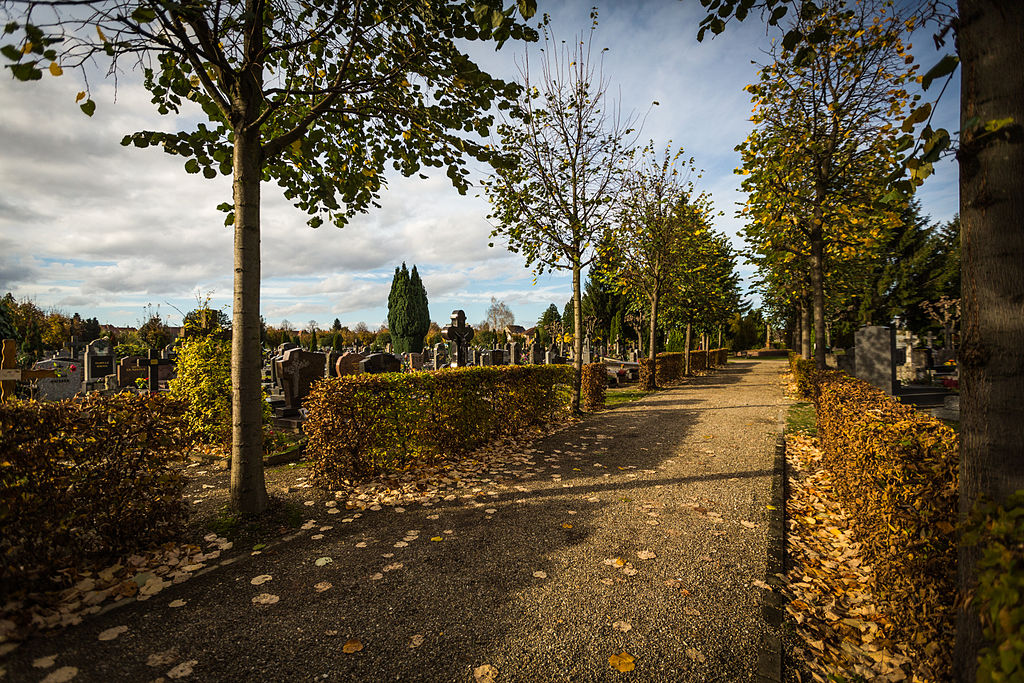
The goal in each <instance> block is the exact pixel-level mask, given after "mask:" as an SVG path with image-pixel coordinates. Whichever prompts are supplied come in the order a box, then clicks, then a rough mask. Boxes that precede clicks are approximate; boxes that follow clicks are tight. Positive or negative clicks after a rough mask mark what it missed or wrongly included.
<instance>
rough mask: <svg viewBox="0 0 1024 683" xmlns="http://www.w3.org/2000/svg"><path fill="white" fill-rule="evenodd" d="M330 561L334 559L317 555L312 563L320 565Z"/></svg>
mask: <svg viewBox="0 0 1024 683" xmlns="http://www.w3.org/2000/svg"><path fill="white" fill-rule="evenodd" d="M331 562H334V560H333V559H331V558H330V557H318V558H317V560H316V562H314V563H313V564H315V565H316V566H318V567H322V566H324V565H325V564H330V563H331Z"/></svg>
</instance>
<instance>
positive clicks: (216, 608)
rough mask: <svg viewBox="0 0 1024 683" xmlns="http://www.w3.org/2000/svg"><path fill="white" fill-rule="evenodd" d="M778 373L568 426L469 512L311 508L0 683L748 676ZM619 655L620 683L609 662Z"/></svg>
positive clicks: (766, 371) (729, 373)
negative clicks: (268, 542) (251, 546)
mask: <svg viewBox="0 0 1024 683" xmlns="http://www.w3.org/2000/svg"><path fill="white" fill-rule="evenodd" d="M783 367H784V363H782V362H779V361H771V360H760V361H740V362H735V361H731V362H730V363H729V364H728V365H727V366H726V367H725V368H722V369H720V370H719V371H717V372H716V373H715V374H713V375H710V376H707V377H702V378H697V379H695V380H693V381H692V382H690V383H689V384H686V385H683V386H679V387H676V388H673V389H669V390H666V391H661V392H657V393H655V394H653V395H650V396H647V397H646V398H644V399H642V400H640V401H637V402H635V403H629V404H625V405H623V406H621V407H618V408H615V409H613V410H609V411H605V412H602V413H599V414H596V415H592V416H588V417H586V418H584V420H583V421H582V422H580V423H579V424H577V425H574V426H572V427H570V428H568V429H566V430H563V431H560V432H558V433H556V434H553V435H551V436H548V437H546V438H544V439H542V440H541V441H538V442H536V443H535V444H534V445H533V448H534V449H535V452H533V453H528V454H529V455H530V457H531V459H532V462H533V463H534V464H533V465H529V464H522V465H518V466H515V467H513V468H511V472H507V473H502V474H500V475H497V476H496V477H495V481H494V482H493V483H491V484H484V485H482V486H479V487H474V488H480V491H476V492H473V493H475V494H476V495H475V496H473V497H472V498H469V497H460V498H459V499H458V500H456V501H453V502H450V503H442V504H440V505H437V506H433V507H423V506H420V505H413V506H409V507H408V508H407V509H406V510H405V511H404V512H398V511H397V510H396V509H395V508H388V507H385V508H384V509H382V510H380V511H378V512H371V511H366V512H364V513H363V514H362V515H360V516H358V517H356V518H352V515H351V513H350V512H348V511H345V512H344V513H343V514H333V515H331V514H327V510H328V509H329V508H327V507H326V506H325V505H324V503H323V502H322V501H320V502H318V503H317V505H316V506H314V507H309V508H306V510H307V511H308V515H307V519H315V520H316V525H315V526H314V527H313V528H312V529H309V530H305V531H302V532H300V533H299V534H297V535H296V536H295V537H294V538H293V539H292V540H288V541H286V542H283V543H279V544H275V545H272V546H271V547H269V548H267V549H265V550H263V551H262V552H261V553H260V554H258V555H255V556H252V555H249V554H248V553H242V554H240V555H239V556H238V557H237V558H235V559H234V560H233V561H231V563H230V564H227V565H226V566H222V567H218V568H217V569H216V570H215V571H212V572H210V573H207V574H205V575H202V576H196V577H195V578H193V579H192V580H190V581H187V582H186V583H183V584H180V585H175V586H172V587H170V588H168V589H166V590H164V591H163V592H161V593H160V594H158V595H156V596H154V597H153V598H152V599H151V600H149V601H147V602H134V603H132V604H131V605H129V606H126V607H124V608H119V609H115V610H113V611H111V612H109V613H106V614H102V615H99V616H96V617H93V618H90V619H87V620H86V621H85V622H84V623H83V624H81V625H79V626H76V627H71V628H69V629H67V630H65V631H63V632H60V633H58V634H56V635H55V636H52V637H45V636H44V637H37V638H35V639H33V640H30V641H29V642H26V643H24V644H23V645H22V646H21V647H19V648H18V649H17V650H15V651H14V652H13V653H11V654H10V655H9V656H8V657H7V660H8V661H6V662H3V663H2V664H0V666H3V667H4V668H5V669H6V676H5V680H11V681H40V680H43V679H44V678H45V677H46V676H47V675H53V674H55V673H56V672H58V670H59V669H61V667H74V668H75V669H77V675H76V676H75V677H74V678H73V679H71V680H74V681H153V680H156V679H159V678H161V677H162V678H163V679H164V680H172V679H174V678H176V677H178V676H179V675H181V674H185V675H184V676H182V677H181V678H179V680H194V681H227V680H231V681H250V680H252V681H256V680H259V681H309V680H328V681H389V680H402V681H474V680H476V679H475V677H474V670H477V671H479V672H480V673H479V674H478V675H479V676H484V674H483V669H481V667H483V666H484V665H490V667H492V669H490V670H491V671H494V670H496V671H497V675H496V676H495V677H494V680H496V681H562V680H572V681H606V680H608V681H611V680H636V681H748V680H753V678H754V674H755V669H756V665H757V649H758V645H759V643H760V641H761V636H762V634H763V632H764V630H765V625H764V621H763V618H762V615H761V609H760V602H759V599H760V591H761V589H759V588H757V587H755V586H754V584H753V582H754V581H763V580H764V578H765V556H766V548H767V518H768V514H767V513H768V510H767V507H766V506H767V505H768V504H769V503H770V494H771V482H772V474H773V449H774V445H775V440H776V436H777V424H778V418H779V413H780V410H781V408H782V407H783V405H785V400H784V399H783V398H782V391H781V387H780V385H779V381H778V373H779V372H780V371H781V370H782V369H783ZM471 492H472V491H471ZM492 511H493V512H492ZM431 517H436V518H433V519H432V518H431ZM339 518H344V519H352V521H351V522H344V523H343V521H342V519H339ZM320 526H331V527H332V528H331V529H328V530H326V531H320ZM321 534H322V538H319V539H313V538H312V536H313V535H321ZM433 539H442V540H433ZM357 544H360V545H364V547H358V546H357ZM319 558H330V561H329V562H325V561H323V560H321V561H320V562H319V563H318V562H317V560H318V559H319ZM620 563H621V564H622V566H617V565H619V564H620ZM318 565H319V566H318ZM261 575H270V576H271V577H272V578H271V579H270V580H268V581H266V582H264V583H262V584H260V585H253V584H252V583H251V580H252V579H253V578H255V577H257V576H261ZM323 582H327V583H329V584H330V587H325V584H324V583H323ZM318 584H320V585H319V587H318ZM318 588H320V589H322V590H318ZM264 593H266V594H270V595H274V596H278V597H279V600H278V601H277V602H274V603H273V604H254V602H253V598H255V597H257V596H259V595H260V594H264ZM179 600H183V601H185V605H184V606H181V607H170V606H169V605H170V603H172V602H174V601H179ZM622 622H625V623H622ZM627 624H628V629H626V625H627ZM119 626H126V627H127V630H125V631H124V632H122V633H120V634H119V635H117V636H116V637H114V638H113V639H111V640H100V639H99V634H101V633H103V632H107V633H106V635H109V634H110V631H109V629H112V628H114V627H119ZM414 636H422V643H421V644H419V645H416V644H415V643H416V642H418V641H419V640H420V639H419V638H416V639H414V638H413V637H414ZM352 639H357V640H358V641H359V644H361V646H362V648H361V649H359V650H358V651H356V652H353V653H346V652H344V651H343V648H344V646H345V645H346V643H348V644H349V647H347V648H344V649H354V647H355V644H354V643H352V642H350V641H351V640H352ZM623 652H625V653H628V654H629V655H631V656H632V657H633V658H634V660H635V662H634V664H635V669H634V670H632V671H628V672H620V671H618V670H616V669H613V668H612V666H610V665H609V661H608V658H609V656H611V655H617V654H620V653H623ZM49 656H55V660H54V661H53V664H52V665H51V666H49V667H47V668H36V667H33V662H35V661H36V660H38V659H40V658H45V657H49ZM42 663H43V664H47V663H49V662H48V661H45V660H44V661H43V662H42ZM189 670H191V673H188V671H189ZM51 680H54V679H51ZM481 680H488V679H487V678H486V677H485V676H484V677H483V678H482V679H481Z"/></svg>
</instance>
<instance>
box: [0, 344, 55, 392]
mask: <svg viewBox="0 0 1024 683" xmlns="http://www.w3.org/2000/svg"><path fill="white" fill-rule="evenodd" d="M0 353H2V355H0V403H2V402H3V401H6V400H7V399H8V398H14V387H15V383H16V382H24V381H26V380H30V379H39V378H40V377H56V376H57V373H56V371H54V370H22V369H20V368H19V367H18V344H17V342H15V341H14V340H13V339H4V343H3V347H2V352H0Z"/></svg>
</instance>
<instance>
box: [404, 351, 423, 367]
mask: <svg viewBox="0 0 1024 683" xmlns="http://www.w3.org/2000/svg"><path fill="white" fill-rule="evenodd" d="M407 357H408V359H409V367H410V368H412V369H413V370H422V369H423V354H422V353H415V352H412V353H409V354H408V356H407Z"/></svg>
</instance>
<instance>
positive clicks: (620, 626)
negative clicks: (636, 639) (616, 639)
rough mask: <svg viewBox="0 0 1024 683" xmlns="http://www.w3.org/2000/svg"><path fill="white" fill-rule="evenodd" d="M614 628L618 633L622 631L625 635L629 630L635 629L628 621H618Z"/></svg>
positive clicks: (613, 625)
mask: <svg viewBox="0 0 1024 683" xmlns="http://www.w3.org/2000/svg"><path fill="white" fill-rule="evenodd" d="M612 628H613V629H615V630H616V631H622V632H623V633H625V632H626V631H628V630H629V629H631V628H633V625H632V624H630V623H629V622H628V621H616V622H615V623H614V624H612Z"/></svg>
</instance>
